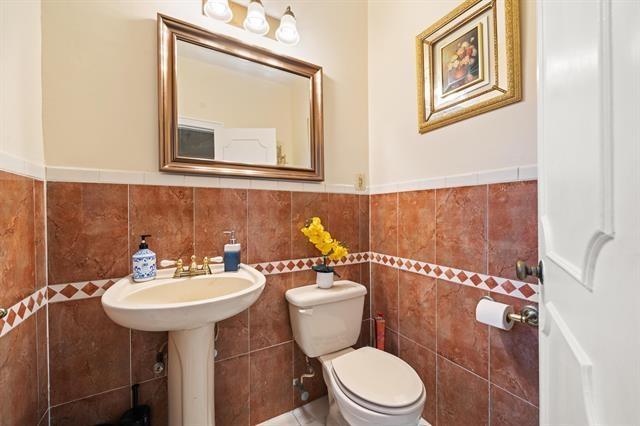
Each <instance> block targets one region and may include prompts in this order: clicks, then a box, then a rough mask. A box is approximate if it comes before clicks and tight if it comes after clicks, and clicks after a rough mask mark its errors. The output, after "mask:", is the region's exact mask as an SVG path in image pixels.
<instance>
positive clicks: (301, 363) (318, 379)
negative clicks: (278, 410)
mask: <svg viewBox="0 0 640 426" xmlns="http://www.w3.org/2000/svg"><path fill="white" fill-rule="evenodd" d="M309 362H310V364H311V368H313V371H314V372H315V373H316V374H315V376H313V377H309V378H306V379H304V388H305V390H307V391H308V392H309V399H308V400H307V401H303V400H302V399H300V392H298V390H297V389H295V388H294V389H293V390H292V392H293V401H294V405H295V406H296V407H301V406H303V405H304V404H308V403H309V402H311V401H313V400H316V399H318V398H320V397H322V396H324V395H326V394H327V386H326V384H325V383H324V376H323V373H322V365H321V364H320V361H319V360H318V358H310V359H309ZM307 372H308V371H307V364H306V362H305V355H304V352H302V350H301V349H300V348H299V347H298V345H297V344H296V343H295V342H294V343H293V377H300V376H301V375H303V374H305V373H307Z"/></svg>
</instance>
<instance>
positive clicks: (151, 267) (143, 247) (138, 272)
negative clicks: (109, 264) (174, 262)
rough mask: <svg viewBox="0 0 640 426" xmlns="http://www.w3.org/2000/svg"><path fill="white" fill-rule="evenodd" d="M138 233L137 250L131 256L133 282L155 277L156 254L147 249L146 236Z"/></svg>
mask: <svg viewBox="0 0 640 426" xmlns="http://www.w3.org/2000/svg"><path fill="white" fill-rule="evenodd" d="M150 236H151V235H140V245H139V246H138V248H139V250H138V251H137V252H135V254H134V255H133V257H132V263H133V280H134V281H135V282H143V281H150V280H152V279H154V278H155V277H156V254H155V253H154V252H152V251H151V250H149V245H148V244H147V237H150Z"/></svg>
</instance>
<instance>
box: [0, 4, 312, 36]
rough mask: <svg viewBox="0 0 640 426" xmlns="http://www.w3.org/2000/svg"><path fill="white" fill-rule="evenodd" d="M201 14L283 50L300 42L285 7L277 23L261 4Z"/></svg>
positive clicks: (210, 7) (210, 8)
mask: <svg viewBox="0 0 640 426" xmlns="http://www.w3.org/2000/svg"><path fill="white" fill-rule="evenodd" d="M0 1H1V0H0ZM247 3H248V4H247ZM245 5H246V6H245ZM202 12H203V14H204V15H205V16H208V17H209V18H212V19H215V20H218V21H222V22H224V23H227V24H229V25H233V26H235V27H238V28H244V29H245V30H246V31H249V32H250V33H253V34H256V35H259V36H266V37H268V38H270V39H272V40H277V41H279V42H280V43H282V44H284V45H287V46H295V45H296V44H298V42H300V33H299V32H298V23H297V20H296V15H294V14H293V11H292V10H291V6H287V9H286V10H285V11H284V14H283V15H282V17H281V18H280V19H278V18H274V17H273V16H271V15H267V14H266V12H265V9H264V5H263V4H262V0H249V1H248V2H246V1H245V2H244V3H241V2H240V1H239V0H202Z"/></svg>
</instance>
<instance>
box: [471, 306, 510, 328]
mask: <svg viewBox="0 0 640 426" xmlns="http://www.w3.org/2000/svg"><path fill="white" fill-rule="evenodd" d="M511 313H513V307H512V306H511V305H505V304H504V303H500V302H495V301H493V300H489V299H480V302H478V306H476V321H478V322H481V323H483V324H488V325H490V326H492V327H496V328H500V329H502V330H511V327H513V321H511V320H509V314H511Z"/></svg>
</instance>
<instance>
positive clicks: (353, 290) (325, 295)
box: [285, 280, 367, 308]
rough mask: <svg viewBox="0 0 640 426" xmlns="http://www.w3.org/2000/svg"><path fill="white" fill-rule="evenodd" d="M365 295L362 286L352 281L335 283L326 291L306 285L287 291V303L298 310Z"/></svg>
mask: <svg viewBox="0 0 640 426" xmlns="http://www.w3.org/2000/svg"><path fill="white" fill-rule="evenodd" d="M365 294H367V288H366V287H365V286H363V285H362V284H358V283H354V282H353V281H347V280H341V281H336V282H335V283H334V284H333V287H331V288H328V289H323V288H319V287H318V286H317V285H315V284H312V285H307V286H304V287H298V288H293V289H291V290H287V292H286V294H285V295H286V297H287V301H288V302H289V303H291V304H292V305H294V306H297V307H299V308H308V307H311V306H318V305H324V304H325V303H332V302H339V301H343V300H349V299H354V298H356V297H362V296H364V295H365Z"/></svg>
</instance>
